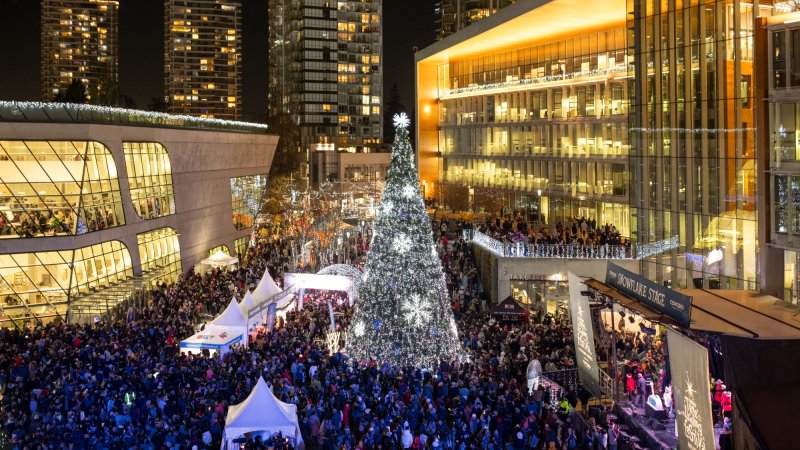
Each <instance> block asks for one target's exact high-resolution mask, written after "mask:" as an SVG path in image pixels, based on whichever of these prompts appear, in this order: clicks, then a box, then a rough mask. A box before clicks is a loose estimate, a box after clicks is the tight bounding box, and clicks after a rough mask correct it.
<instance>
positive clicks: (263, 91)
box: [0, 0, 435, 116]
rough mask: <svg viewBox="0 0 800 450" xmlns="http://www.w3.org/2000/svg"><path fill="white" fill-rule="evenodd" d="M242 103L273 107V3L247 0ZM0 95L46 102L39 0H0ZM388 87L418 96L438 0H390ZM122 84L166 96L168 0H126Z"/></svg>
mask: <svg viewBox="0 0 800 450" xmlns="http://www.w3.org/2000/svg"><path fill="white" fill-rule="evenodd" d="M242 3H243V8H242V9H243V11H242V13H243V21H242V28H243V30H242V59H243V67H242V95H243V99H242V103H243V105H242V106H243V110H244V115H245V116H254V115H263V114H265V113H266V108H267V80H268V78H267V1H266V0H245V1H243V2H242ZM0 5H2V14H0V54H2V55H6V56H5V60H6V64H4V67H3V69H2V70H0V100H39V92H40V82H39V53H40V46H39V41H40V38H39V28H40V22H39V10H40V1H39V0H0ZM383 14H384V25H383V48H384V50H383V51H384V65H383V71H384V81H383V83H384V91H385V92H386V93H388V91H389V89H390V88H391V86H392V84H393V83H395V82H396V83H397V85H398V88H399V91H400V97H401V101H402V102H403V104H404V105H405V106H406V107H407V108H408V109H409V110H410V109H411V106H413V100H414V85H413V84H414V64H413V63H414V54H413V47H414V46H416V47H419V48H420V49H422V48H424V47H426V46H428V45H430V44H431V43H433V41H434V37H435V30H434V28H433V27H434V25H433V22H434V17H433V0H384V2H383ZM119 15H120V19H119V21H120V25H119V26H120V37H119V82H120V88H121V90H122V92H123V93H125V94H127V95H129V96H131V97H132V98H133V99H134V100H135V101H136V104H137V105H138V106H139V107H140V108H143V109H144V108H146V107H147V105H148V104H149V103H150V102H151V99H152V98H153V97H160V96H162V95H163V87H164V86H163V84H164V80H163V77H164V61H163V59H164V56H163V45H164V43H163V39H164V37H163V28H164V24H163V21H164V19H163V1H162V0H121V1H120V12H119Z"/></svg>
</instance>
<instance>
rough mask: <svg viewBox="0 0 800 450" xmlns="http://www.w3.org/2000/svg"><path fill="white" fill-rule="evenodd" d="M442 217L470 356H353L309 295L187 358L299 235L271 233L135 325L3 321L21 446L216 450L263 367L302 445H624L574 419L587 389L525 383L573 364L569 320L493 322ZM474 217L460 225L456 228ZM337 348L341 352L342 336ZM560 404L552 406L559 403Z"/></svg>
mask: <svg viewBox="0 0 800 450" xmlns="http://www.w3.org/2000/svg"><path fill="white" fill-rule="evenodd" d="M441 225H442V224H441V223H436V224H435V226H436V227H437V231H438V233H436V235H437V236H438V238H437V242H438V243H439V244H438V247H439V254H440V257H441V259H442V262H443V268H444V271H445V276H446V279H447V283H448V287H449V289H450V291H451V292H452V293H453V305H452V306H453V311H454V313H455V316H456V320H457V324H458V328H459V336H460V339H461V340H462V343H463V346H464V349H465V351H466V353H467V358H466V359H465V360H463V361H444V362H442V364H441V365H440V366H439V367H438V368H437V369H436V370H435V371H432V372H429V371H425V370H422V369H421V368H415V367H391V366H389V365H387V364H383V363H381V362H380V361H372V362H368V361H353V360H350V359H348V358H347V357H346V355H345V354H343V353H342V352H340V350H341V349H340V348H328V343H327V341H326V339H325V337H326V335H327V333H328V331H330V330H329V328H330V318H329V313H328V307H327V304H328V303H332V304H334V306H335V312H336V324H335V326H336V327H337V328H341V329H344V328H346V327H347V326H348V320H349V317H350V314H351V313H352V311H351V308H350V305H349V303H348V302H347V301H344V297H343V296H342V294H339V293H335V292H327V291H308V292H306V294H305V295H306V297H305V298H304V302H303V303H304V308H303V309H302V310H301V311H290V312H288V313H287V314H286V316H285V319H284V320H280V321H278V323H277V324H276V326H275V327H274V329H273V331H272V332H267V331H266V330H264V329H259V330H258V331H257V332H256V334H255V335H254V336H253V338H252V339H250V340H249V343H248V346H247V347H246V348H245V347H234V348H233V349H232V350H231V351H230V352H228V353H227V354H226V355H225V356H223V357H214V356H208V355H204V354H199V355H187V354H181V353H180V352H179V351H178V350H179V349H178V343H179V341H180V339H182V338H185V337H187V336H189V335H191V334H192V333H193V332H194V326H195V325H196V324H197V323H200V322H202V320H203V319H202V318H203V317H208V316H213V315H214V314H216V313H217V312H219V311H220V310H221V309H222V308H224V307H225V306H226V305H227V303H228V302H229V301H230V298H231V297H232V296H233V295H237V296H239V297H241V296H242V294H243V293H244V291H245V289H248V288H250V289H252V288H253V287H254V286H255V284H256V283H257V281H258V280H259V279H260V275H261V274H262V273H263V271H264V270H269V271H270V273H271V274H272V276H273V278H275V279H276V280H279V279H280V278H281V276H280V275H281V274H282V273H283V272H284V271H286V270H290V269H291V270H303V267H299V268H297V267H290V261H291V258H289V254H288V251H287V248H288V246H289V245H290V243H288V242H286V241H285V240H283V239H281V238H279V237H278V236H277V235H276V234H273V233H267V237H265V238H262V239H260V240H259V241H258V243H257V244H256V245H255V246H254V247H253V248H251V249H249V250H248V252H247V254H245V255H240V256H241V258H242V260H243V261H244V264H243V267H242V268H240V269H238V270H234V271H230V272H227V271H221V270H214V271H211V272H209V273H207V274H197V273H193V272H189V273H187V274H184V275H182V276H181V277H180V279H179V281H178V282H177V283H175V284H173V285H171V286H167V285H162V286H159V287H158V288H157V289H154V290H153V291H152V293H151V294H152V295H151V297H152V299H151V301H150V302H148V304H147V305H146V306H144V307H143V308H141V309H131V310H130V311H128V314H126V315H125V319H124V320H119V321H116V322H114V323H103V322H101V323H97V324H92V325H90V326H76V325H65V324H51V325H47V326H44V327H41V326H40V327H37V328H35V329H30V330H24V331H23V330H13V329H2V330H0V394H2V402H1V403H0V421H1V427H0V428H1V429H2V431H3V433H4V434H5V437H6V439H7V442H8V448H11V449H13V450H26V449H30V450H33V449H101V450H103V449H109V450H112V449H142V450H156V449H198V450H199V449H211V448H214V449H216V448H219V447H220V444H221V439H222V431H223V429H224V425H225V415H226V411H227V408H228V406H230V405H231V404H236V403H239V402H241V401H243V400H244V399H245V398H246V397H247V395H248V394H249V393H250V391H251V389H252V388H253V386H254V384H255V382H256V380H257V379H258V377H259V376H263V377H264V379H265V380H266V381H267V383H268V384H269V385H270V386H271V388H272V389H273V392H274V393H275V395H276V396H277V397H278V398H279V399H281V400H282V401H285V402H289V403H293V404H295V405H297V412H298V419H299V423H300V428H301V431H302V436H303V440H304V442H305V446H306V448H313V449H317V448H320V449H365V448H383V449H400V448H433V449H440V448H447V449H467V448H470V449H471V448H481V449H509V448H511V449H523V448H525V449H528V448H546V449H553V448H557V449H564V448H566V449H573V448H577V447H582V448H611V449H613V448H616V447H615V444H614V443H612V440H613V441H615V439H616V438H615V437H614V436H615V431H614V430H615V428H614V425H613V424H612V423H610V422H609V421H608V419H607V417H606V416H603V417H597V418H592V419H591V420H590V421H589V426H579V424H578V423H577V422H578V421H577V416H576V415H575V414H574V412H570V411H574V408H575V406H576V405H577V399H578V398H581V400H583V401H584V403H585V400H586V396H585V395H583V394H582V393H581V392H576V391H574V390H570V389H568V391H567V392H566V393H565V397H564V401H563V402H562V403H561V405H557V402H556V401H557V400H558V399H553V398H550V395H551V392H550V391H549V390H546V389H544V388H543V387H540V388H539V389H537V390H536V391H534V392H533V393H530V392H528V388H527V380H526V368H527V365H528V363H529V361H530V360H531V359H532V358H537V359H539V360H540V361H541V363H542V365H543V367H545V368H546V369H548V370H559V369H568V368H572V367H573V366H574V361H575V355H574V350H573V347H572V345H571V342H572V335H571V327H570V326H569V323H568V322H566V321H560V322H557V321H555V320H549V321H547V322H546V323H542V324H531V323H522V324H516V325H512V324H504V323H499V322H496V321H494V320H491V319H490V318H489V317H488V315H487V307H486V301H485V300H486V296H485V294H483V292H482V290H481V288H480V283H479V281H478V277H477V275H476V274H475V271H474V266H473V258H472V250H471V247H470V246H469V245H467V243H466V242H464V241H463V240H462V239H461V238H460V237H456V238H455V239H452V234H451V237H450V239H452V242H451V241H449V240H448V233H446V232H444V233H442V229H441ZM453 226H463V224H453ZM336 347H340V345H336ZM554 405H557V406H554ZM287 438H288V437H283V436H273V437H270V438H268V439H266V440H263V439H262V438H260V437H259V438H257V439H252V440H250V441H248V442H247V443H245V444H244V445H245V447H246V448H254V449H266V448H288V447H289V446H291V445H292V442H291V440H287Z"/></svg>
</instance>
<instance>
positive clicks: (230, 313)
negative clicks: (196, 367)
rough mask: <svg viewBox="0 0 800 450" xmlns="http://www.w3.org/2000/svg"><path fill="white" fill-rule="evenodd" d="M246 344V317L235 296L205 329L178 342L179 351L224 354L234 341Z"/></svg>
mask: <svg viewBox="0 0 800 450" xmlns="http://www.w3.org/2000/svg"><path fill="white" fill-rule="evenodd" d="M239 342H241V343H243V344H244V345H247V317H246V316H245V315H244V314H242V310H241V309H240V308H239V302H238V301H236V297H233V298H232V299H231V302H230V303H229V304H228V307H227V308H225V311H223V312H222V314H220V315H219V316H218V317H217V318H216V319H214V320H212V321H211V322H209V323H208V324H207V325H206V327H205V329H203V330H202V331H199V332H197V333H195V334H194V335H192V336H191V337H189V338H187V339H184V340H182V341H181V343H180V349H181V352H188V353H198V352H200V351H202V350H206V349H207V350H213V351H218V352H220V354H225V353H227V352H228V349H230V346H231V345H233V344H236V343H239Z"/></svg>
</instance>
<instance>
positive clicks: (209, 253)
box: [208, 244, 231, 256]
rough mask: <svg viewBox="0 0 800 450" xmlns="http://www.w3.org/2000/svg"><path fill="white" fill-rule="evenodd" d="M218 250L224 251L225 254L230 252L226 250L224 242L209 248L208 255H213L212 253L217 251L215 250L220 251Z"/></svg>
mask: <svg viewBox="0 0 800 450" xmlns="http://www.w3.org/2000/svg"><path fill="white" fill-rule="evenodd" d="M220 251H221V252H222V253H225V254H226V255H230V254H231V251H230V250H228V246H227V245H225V244H222V245H218V246H216V247H214V248H211V249H209V250H208V256H213V255H214V253H217V252H220Z"/></svg>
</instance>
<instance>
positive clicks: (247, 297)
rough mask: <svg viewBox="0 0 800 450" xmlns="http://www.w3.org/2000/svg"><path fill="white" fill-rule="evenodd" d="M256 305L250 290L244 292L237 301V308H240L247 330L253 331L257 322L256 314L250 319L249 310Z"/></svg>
mask: <svg viewBox="0 0 800 450" xmlns="http://www.w3.org/2000/svg"><path fill="white" fill-rule="evenodd" d="M255 307H256V301H255V299H253V294H251V293H250V291H247V292H245V294H244V298H243V299H242V301H241V302H240V303H239V309H241V310H242V315H243V316H244V317H245V319H246V320H247V332H248V333H249V332H251V331H253V330H254V329H255V328H256V327H257V326H258V324H259V317H258V316H256V317H254V318H253V319H252V320H251V319H250V317H249V316H250V310H252V309H253V308H255Z"/></svg>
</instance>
